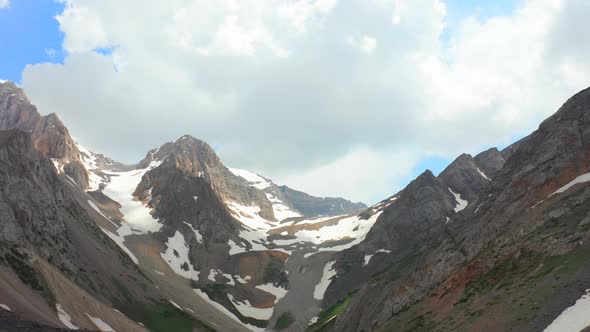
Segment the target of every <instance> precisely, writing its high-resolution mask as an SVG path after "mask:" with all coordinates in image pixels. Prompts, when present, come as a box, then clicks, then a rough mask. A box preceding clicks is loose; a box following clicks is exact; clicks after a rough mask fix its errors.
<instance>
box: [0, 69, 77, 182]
mask: <svg viewBox="0 0 590 332" xmlns="http://www.w3.org/2000/svg"><path fill="white" fill-rule="evenodd" d="M7 129H20V130H22V131H25V132H30V133H31V140H32V142H33V146H34V147H35V149H37V150H38V151H39V152H41V153H42V154H43V155H44V156H46V157H48V158H51V159H53V160H54V161H55V163H56V165H59V166H58V167H59V168H60V169H63V171H64V173H65V174H66V175H68V176H70V177H71V178H72V179H74V180H75V181H76V184H78V185H79V186H80V187H81V188H82V189H88V188H89V175H88V172H87V171H86V169H85V168H84V166H83V164H82V161H81V158H80V151H79V150H78V147H77V144H76V142H75V141H74V140H73V139H72V137H71V136H70V134H69V132H68V129H67V128H66V126H64V124H63V123H62V122H61V120H60V119H59V118H58V117H57V115H56V114H49V115H46V116H41V115H40V114H39V112H38V111H37V108H36V107H35V106H34V105H32V104H31V103H30V101H29V99H28V98H27V96H26V95H25V93H24V92H23V90H22V89H20V88H18V87H17V86H16V85H14V83H12V82H10V81H6V82H4V83H0V130H7Z"/></svg>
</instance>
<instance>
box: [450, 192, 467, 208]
mask: <svg viewBox="0 0 590 332" xmlns="http://www.w3.org/2000/svg"><path fill="white" fill-rule="evenodd" d="M449 191H450V192H451V194H453V196H455V201H456V202H457V205H456V206H455V212H459V211H463V209H465V208H466V207H467V205H469V202H467V201H466V200H464V199H462V198H461V194H457V193H456V192H454V191H453V189H451V188H449Z"/></svg>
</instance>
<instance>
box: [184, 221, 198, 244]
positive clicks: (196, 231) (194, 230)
mask: <svg viewBox="0 0 590 332" xmlns="http://www.w3.org/2000/svg"><path fill="white" fill-rule="evenodd" d="M184 223H185V224H186V225H187V226H188V227H190V228H191V230H192V231H193V232H194V233H195V237H196V238H197V242H199V243H203V236H202V235H201V232H199V230H198V229H195V228H193V225H191V224H189V223H187V222H186V221H185V222H184Z"/></svg>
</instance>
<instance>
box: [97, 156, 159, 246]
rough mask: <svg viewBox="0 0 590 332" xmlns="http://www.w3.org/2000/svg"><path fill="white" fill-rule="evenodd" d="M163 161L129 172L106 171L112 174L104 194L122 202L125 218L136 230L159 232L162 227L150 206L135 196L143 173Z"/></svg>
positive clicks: (140, 231)
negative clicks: (153, 215)
mask: <svg viewBox="0 0 590 332" xmlns="http://www.w3.org/2000/svg"><path fill="white" fill-rule="evenodd" d="M161 163H162V162H161V161H152V162H151V163H150V165H149V166H148V167H147V168H145V169H139V170H133V171H129V172H105V173H107V174H109V175H111V177H110V178H111V181H110V182H109V183H108V184H107V185H106V187H105V188H104V189H103V192H104V194H105V195H107V196H108V197H110V198H111V199H112V200H114V201H117V202H118V203H119V204H121V212H122V213H123V220H124V221H125V222H126V223H127V224H129V226H130V227H131V228H132V229H133V230H134V231H136V232H139V233H149V232H157V231H159V230H160V228H162V224H160V223H159V220H158V219H155V218H154V217H152V215H151V214H150V208H149V207H148V206H147V205H146V204H144V203H143V202H141V201H140V200H138V199H136V198H135V197H134V196H133V193H134V192H135V189H136V188H137V185H138V184H139V183H140V182H141V178H142V177H143V175H144V174H145V173H146V172H147V171H149V170H151V169H153V168H155V167H157V166H159V165H160V164H161ZM119 235H122V234H119Z"/></svg>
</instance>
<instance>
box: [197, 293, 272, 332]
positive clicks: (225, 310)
mask: <svg viewBox="0 0 590 332" xmlns="http://www.w3.org/2000/svg"><path fill="white" fill-rule="evenodd" d="M194 291H195V293H197V295H198V296H199V297H201V298H202V299H203V300H205V301H206V302H208V303H209V304H210V305H212V306H213V307H214V308H215V309H217V310H219V311H221V312H222V313H223V314H225V315H226V316H228V317H229V318H231V319H233V320H234V321H236V322H238V323H240V324H242V325H244V326H245V327H246V328H248V329H250V330H251V331H261V332H262V331H264V329H261V328H258V327H256V326H252V325H250V324H244V323H242V321H240V319H239V318H238V317H236V315H234V314H233V313H232V312H231V311H229V310H227V309H226V308H225V307H224V306H222V305H221V304H219V303H217V302H215V301H213V300H211V299H210V298H209V295H207V293H205V292H203V291H202V290H200V289H194Z"/></svg>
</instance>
